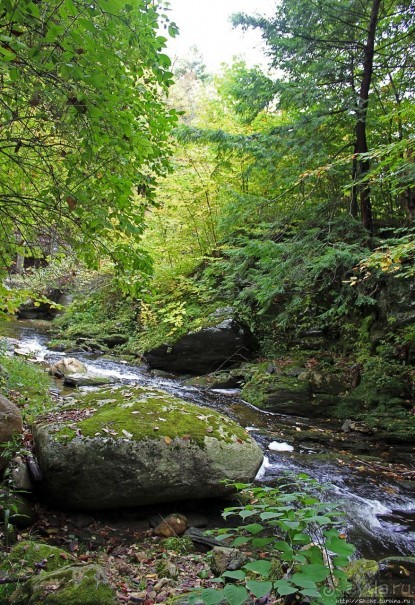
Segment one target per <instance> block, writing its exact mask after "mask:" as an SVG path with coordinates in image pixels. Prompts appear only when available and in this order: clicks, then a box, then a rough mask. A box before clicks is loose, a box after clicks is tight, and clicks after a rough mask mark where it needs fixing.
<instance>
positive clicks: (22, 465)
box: [10, 456, 33, 492]
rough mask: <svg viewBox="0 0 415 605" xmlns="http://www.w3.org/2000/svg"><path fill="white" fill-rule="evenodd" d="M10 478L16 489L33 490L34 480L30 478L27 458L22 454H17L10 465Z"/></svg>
mask: <svg viewBox="0 0 415 605" xmlns="http://www.w3.org/2000/svg"><path fill="white" fill-rule="evenodd" d="M10 479H11V482H12V486H13V488H14V489H16V490H23V491H25V492H31V491H33V482H32V480H31V478H30V473H29V469H28V468H27V464H26V460H24V459H23V458H22V457H21V456H15V458H13V460H12V463H11V466H10Z"/></svg>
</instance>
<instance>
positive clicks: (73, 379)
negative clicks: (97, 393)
mask: <svg viewBox="0 0 415 605" xmlns="http://www.w3.org/2000/svg"><path fill="white" fill-rule="evenodd" d="M114 382H117V380H116V379H115V378H113V377H111V376H85V375H83V374H71V375H70V376H65V377H64V379H63V384H64V385H65V386H66V387H74V388H76V387H99V386H103V385H106V384H113V383H114Z"/></svg>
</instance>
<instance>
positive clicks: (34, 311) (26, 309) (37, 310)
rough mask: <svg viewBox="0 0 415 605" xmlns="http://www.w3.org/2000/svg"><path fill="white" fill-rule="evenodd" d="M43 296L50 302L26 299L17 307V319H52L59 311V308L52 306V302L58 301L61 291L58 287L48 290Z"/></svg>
mask: <svg viewBox="0 0 415 605" xmlns="http://www.w3.org/2000/svg"><path fill="white" fill-rule="evenodd" d="M45 296H46V297H47V298H48V299H49V300H50V301H51V303H52V304H50V303H48V302H43V301H42V302H35V301H34V300H32V299H28V300H27V301H26V302H25V303H23V304H22V305H21V306H20V307H19V310H18V312H17V317H18V318H19V319H53V318H54V317H55V315H57V314H58V312H59V309H57V308H56V307H54V306H53V303H60V300H61V298H62V296H63V292H62V290H60V289H54V290H49V291H47V292H46V293H45Z"/></svg>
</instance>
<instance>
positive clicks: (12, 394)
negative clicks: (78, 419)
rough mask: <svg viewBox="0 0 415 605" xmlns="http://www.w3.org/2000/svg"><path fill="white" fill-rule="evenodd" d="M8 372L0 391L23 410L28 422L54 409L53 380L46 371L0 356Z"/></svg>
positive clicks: (15, 359)
mask: <svg viewBox="0 0 415 605" xmlns="http://www.w3.org/2000/svg"><path fill="white" fill-rule="evenodd" d="M0 363H1V365H2V367H4V368H5V369H6V371H7V374H6V376H5V378H4V381H3V384H1V386H0V391H1V392H2V393H3V395H4V396H5V397H8V398H10V399H12V401H14V403H15V404H16V405H17V406H18V407H19V408H20V409H21V411H22V415H23V418H24V419H25V420H26V422H31V421H33V420H34V418H35V417H36V416H37V415H38V414H40V413H42V412H46V411H47V410H48V409H50V408H51V407H53V405H54V403H53V401H52V398H51V395H50V392H49V389H50V387H51V379H50V377H49V376H48V375H47V374H46V373H45V371H44V370H43V369H41V368H39V367H37V366H34V365H31V364H30V363H28V362H27V361H24V360H21V359H18V358H17V357H7V356H0Z"/></svg>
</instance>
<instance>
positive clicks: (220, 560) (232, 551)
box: [210, 546, 248, 575]
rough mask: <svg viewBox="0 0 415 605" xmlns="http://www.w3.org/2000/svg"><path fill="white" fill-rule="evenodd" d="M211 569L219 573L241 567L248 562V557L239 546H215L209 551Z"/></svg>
mask: <svg viewBox="0 0 415 605" xmlns="http://www.w3.org/2000/svg"><path fill="white" fill-rule="evenodd" d="M211 557H212V559H211V564H210V565H211V569H212V571H213V573H214V574H218V575H221V574H223V573H224V572H225V571H235V570H236V569H241V567H242V566H243V565H245V563H247V562H248V557H247V555H246V554H245V553H243V552H242V551H240V550H239V548H226V547H224V546H215V547H214V548H213V549H212V552H211Z"/></svg>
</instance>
